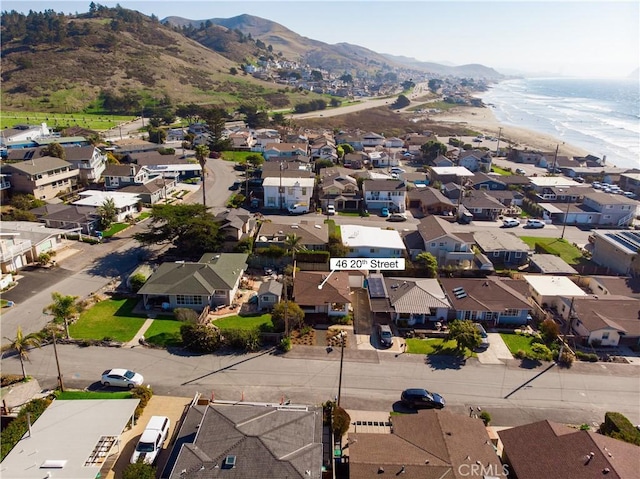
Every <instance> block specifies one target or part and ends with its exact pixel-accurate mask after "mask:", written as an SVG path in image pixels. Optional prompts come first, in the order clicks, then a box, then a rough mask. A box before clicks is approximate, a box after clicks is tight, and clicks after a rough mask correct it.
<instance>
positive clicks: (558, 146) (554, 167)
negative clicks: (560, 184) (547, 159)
mask: <svg viewBox="0 0 640 479" xmlns="http://www.w3.org/2000/svg"><path fill="white" fill-rule="evenodd" d="M558 148H560V145H559V144H558V145H556V154H555V155H554V156H553V171H552V173H553V174H554V175H555V174H556V164H557V163H558Z"/></svg>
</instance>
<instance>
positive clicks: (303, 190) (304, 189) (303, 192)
mask: <svg viewBox="0 0 640 479" xmlns="http://www.w3.org/2000/svg"><path fill="white" fill-rule="evenodd" d="M302 194H303V195H306V194H307V188H305V187H303V188H302Z"/></svg>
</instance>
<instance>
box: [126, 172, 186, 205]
mask: <svg viewBox="0 0 640 479" xmlns="http://www.w3.org/2000/svg"><path fill="white" fill-rule="evenodd" d="M175 187H176V180H175V179H165V178H160V177H156V178H153V179H151V180H149V181H147V182H146V183H143V184H133V185H129V186H125V187H124V188H120V189H119V190H118V192H122V193H133V194H135V195H138V196H139V197H140V201H141V202H142V203H143V204H145V205H155V204H156V203H157V202H159V201H161V200H166V199H167V198H169V197H170V195H171V192H172V191H173V190H174V189H175Z"/></svg>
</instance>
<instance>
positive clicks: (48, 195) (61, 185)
mask: <svg viewBox="0 0 640 479" xmlns="http://www.w3.org/2000/svg"><path fill="white" fill-rule="evenodd" d="M2 172H3V173H4V174H7V175H10V178H9V181H10V183H11V186H12V190H13V191H15V192H17V193H27V194H30V195H33V196H35V197H36V198H37V199H39V200H50V199H52V198H55V197H56V196H57V195H59V194H61V193H67V192H69V191H71V190H72V189H73V188H74V187H75V186H76V184H77V183H78V176H79V172H78V170H77V169H75V168H73V165H71V163H69V162H68V161H65V160H61V159H60V158H56V157H55V156H41V157H39V158H32V159H31V160H28V161H21V162H19V163H11V164H8V165H4V166H3V168H2Z"/></svg>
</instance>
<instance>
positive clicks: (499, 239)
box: [473, 231, 532, 267]
mask: <svg viewBox="0 0 640 479" xmlns="http://www.w3.org/2000/svg"><path fill="white" fill-rule="evenodd" d="M473 239H474V240H475V242H476V244H477V245H478V247H479V248H480V251H481V252H482V253H484V254H485V255H487V257H488V258H489V259H490V260H491V262H492V263H494V264H496V263H497V264H500V265H504V266H507V267H518V266H522V265H523V264H526V263H527V262H528V261H529V255H530V254H531V253H532V250H531V247H530V246H529V245H528V244H527V243H525V242H524V241H522V240H521V239H520V238H518V237H517V236H516V235H514V234H512V233H507V232H504V231H477V232H475V233H473Z"/></svg>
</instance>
